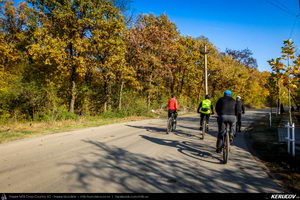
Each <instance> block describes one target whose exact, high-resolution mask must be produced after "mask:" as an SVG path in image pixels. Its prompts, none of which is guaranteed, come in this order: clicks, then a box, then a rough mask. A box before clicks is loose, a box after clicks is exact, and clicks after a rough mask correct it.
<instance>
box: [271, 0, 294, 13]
mask: <svg viewBox="0 0 300 200" xmlns="http://www.w3.org/2000/svg"><path fill="white" fill-rule="evenodd" d="M274 1H276V2H277V4H278V6H281V7H283V8H284V9H285V10H286V11H288V12H290V13H294V11H292V10H290V8H288V7H287V6H285V5H284V4H283V3H282V2H280V1H279V0H274Z"/></svg>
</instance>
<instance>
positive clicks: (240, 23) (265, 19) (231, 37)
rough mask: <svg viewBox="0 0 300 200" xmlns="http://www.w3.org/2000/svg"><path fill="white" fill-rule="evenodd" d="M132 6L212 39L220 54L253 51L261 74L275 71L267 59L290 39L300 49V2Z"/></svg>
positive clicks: (175, 0)
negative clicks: (162, 16)
mask: <svg viewBox="0 0 300 200" xmlns="http://www.w3.org/2000/svg"><path fill="white" fill-rule="evenodd" d="M131 7H132V9H133V10H134V12H135V14H141V13H146V14H149V13H153V14H155V15H159V14H163V13H164V14H167V15H168V17H169V18H170V20H171V21H172V22H174V23H175V24H176V25H177V27H178V30H179V31H180V32H181V34H182V35H185V36H187V35H189V36H192V37H198V36H202V35H203V36H205V37H208V38H209V40H210V41H211V42H212V43H213V44H214V45H215V46H216V47H217V48H218V49H219V50H220V51H224V50H225V49H226V48H230V49H235V50H242V49H246V48H249V49H250V50H251V51H252V52H253V57H254V58H256V59H257V62H258V65H259V70H260V71H265V70H267V71H270V70H271V69H270V66H269V64H268V63H267V60H270V59H272V58H276V57H279V56H280V51H281V47H282V45H283V40H286V39H289V38H290V36H291V38H292V39H293V41H294V42H295V45H296V46H297V47H299V49H300V16H299V17H298V18H297V20H295V19H296V15H297V14H299V13H300V11H299V9H300V8H299V0H133V2H132V5H131ZM295 21H296V22H297V23H296V24H295ZM294 24H295V26H294ZM292 27H294V29H293V28H292ZM292 30H293V31H292ZM291 33H292V34H291ZM299 52H300V51H298V52H297V53H299Z"/></svg>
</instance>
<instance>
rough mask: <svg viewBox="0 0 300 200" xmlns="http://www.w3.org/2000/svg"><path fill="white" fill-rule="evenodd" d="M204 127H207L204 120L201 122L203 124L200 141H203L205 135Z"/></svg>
mask: <svg viewBox="0 0 300 200" xmlns="http://www.w3.org/2000/svg"><path fill="white" fill-rule="evenodd" d="M206 126H207V122H206V120H205V119H204V120H203V123H202V140H204V136H205V134H206Z"/></svg>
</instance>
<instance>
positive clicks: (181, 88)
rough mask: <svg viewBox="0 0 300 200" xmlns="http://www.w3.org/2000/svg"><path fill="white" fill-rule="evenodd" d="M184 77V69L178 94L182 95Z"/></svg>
mask: <svg viewBox="0 0 300 200" xmlns="http://www.w3.org/2000/svg"><path fill="white" fill-rule="evenodd" d="M184 77H185V69H184V70H183V74H182V78H181V86H180V94H181V93H182V90H183V86H184Z"/></svg>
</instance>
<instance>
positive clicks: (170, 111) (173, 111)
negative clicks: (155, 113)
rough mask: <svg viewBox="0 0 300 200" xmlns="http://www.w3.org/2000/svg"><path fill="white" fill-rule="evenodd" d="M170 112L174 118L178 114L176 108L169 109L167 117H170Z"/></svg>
mask: <svg viewBox="0 0 300 200" xmlns="http://www.w3.org/2000/svg"><path fill="white" fill-rule="evenodd" d="M172 113H174V118H175V119H176V118H177V115H178V113H177V111H176V110H169V111H168V117H169V118H170V117H171V115H172Z"/></svg>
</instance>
